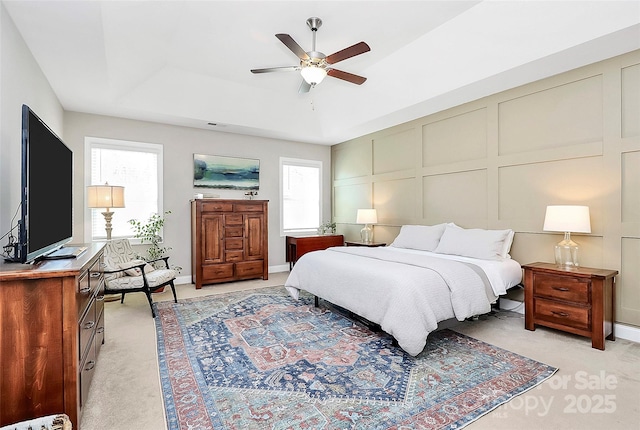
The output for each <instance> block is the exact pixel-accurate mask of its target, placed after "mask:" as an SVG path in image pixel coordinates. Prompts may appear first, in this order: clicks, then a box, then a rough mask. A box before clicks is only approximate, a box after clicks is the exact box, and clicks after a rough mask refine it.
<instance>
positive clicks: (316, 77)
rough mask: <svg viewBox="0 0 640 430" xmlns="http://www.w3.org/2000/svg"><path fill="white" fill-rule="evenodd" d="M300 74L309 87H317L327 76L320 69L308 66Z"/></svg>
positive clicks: (325, 72)
mask: <svg viewBox="0 0 640 430" xmlns="http://www.w3.org/2000/svg"><path fill="white" fill-rule="evenodd" d="M300 74H301V75H302V77H303V78H304V80H305V81H307V84H309V85H317V84H319V83H320V82H322V80H323V79H324V77H325V76H327V71H326V70H325V69H323V68H322V67H317V66H308V67H304V68H303V69H302V70H301V71H300Z"/></svg>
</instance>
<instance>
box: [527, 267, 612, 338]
mask: <svg viewBox="0 0 640 430" xmlns="http://www.w3.org/2000/svg"><path fill="white" fill-rule="evenodd" d="M522 267H523V268H524V288H525V290H524V294H525V295H524V297H525V323H524V324H525V328H526V329H527V330H535V326H536V325H542V326H546V327H551V328H555V329H558V330H563V331H566V332H569V333H574V334H578V335H581V336H586V337H589V338H591V346H592V347H593V348H597V349H601V350H604V340H605V338H607V339H610V340H615V335H614V330H613V324H614V321H615V276H616V275H617V274H618V271H617V270H607V269H594V268H590V267H577V268H570V269H563V268H560V267H558V266H557V265H555V264H551V263H532V264H525V265H523V266H522Z"/></svg>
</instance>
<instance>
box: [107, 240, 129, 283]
mask: <svg viewBox="0 0 640 430" xmlns="http://www.w3.org/2000/svg"><path fill="white" fill-rule="evenodd" d="M136 258H137V257H136V253H135V252H133V248H132V247H131V243H130V242H129V239H113V240H110V241H108V242H107V244H106V245H105V247H104V269H105V270H106V271H110V270H119V269H120V264H121V263H126V262H127V261H131V260H135V259H136ZM123 276H125V273H124V272H118V273H107V274H105V275H104V279H105V281H110V280H112V279H116V278H121V277H123Z"/></svg>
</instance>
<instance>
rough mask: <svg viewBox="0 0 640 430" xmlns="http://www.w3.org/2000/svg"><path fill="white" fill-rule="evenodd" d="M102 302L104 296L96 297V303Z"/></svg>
mask: <svg viewBox="0 0 640 430" xmlns="http://www.w3.org/2000/svg"><path fill="white" fill-rule="evenodd" d="M102 301H104V295H102V296H96V302H102Z"/></svg>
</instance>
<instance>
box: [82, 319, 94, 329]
mask: <svg viewBox="0 0 640 430" xmlns="http://www.w3.org/2000/svg"><path fill="white" fill-rule="evenodd" d="M95 325H96V322H95V321H89V322H86V323H84V325H83V326H82V328H83V329H85V330H91V329H92V328H93V327H95Z"/></svg>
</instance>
